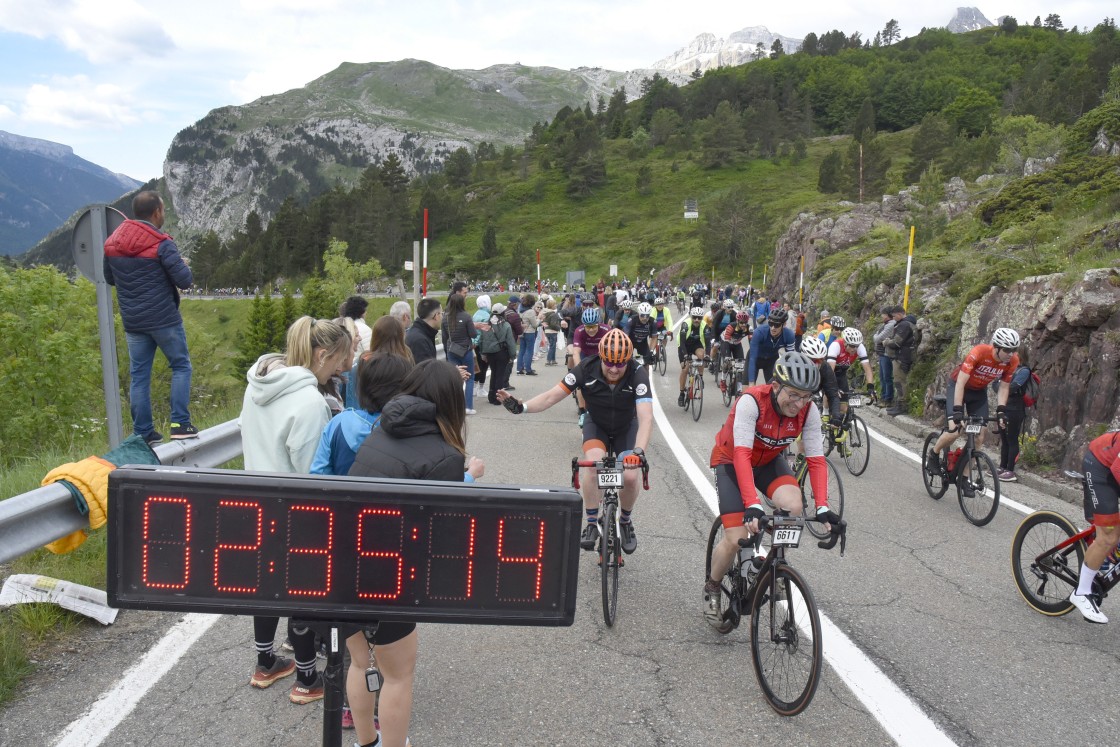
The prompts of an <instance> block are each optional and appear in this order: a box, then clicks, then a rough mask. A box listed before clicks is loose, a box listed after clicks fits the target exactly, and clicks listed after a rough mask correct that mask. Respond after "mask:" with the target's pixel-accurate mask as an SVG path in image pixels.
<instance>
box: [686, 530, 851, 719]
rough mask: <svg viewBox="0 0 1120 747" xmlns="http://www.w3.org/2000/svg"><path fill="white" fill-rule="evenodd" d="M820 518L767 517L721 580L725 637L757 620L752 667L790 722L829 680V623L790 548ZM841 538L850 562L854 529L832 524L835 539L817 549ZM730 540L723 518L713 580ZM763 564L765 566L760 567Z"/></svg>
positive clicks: (711, 542) (708, 561)
mask: <svg viewBox="0 0 1120 747" xmlns="http://www.w3.org/2000/svg"><path fill="white" fill-rule="evenodd" d="M807 523H810V524H811V523H816V520H815V519H804V518H802V517H800V516H781V515H779V514H770V515H766V516H763V517H762V518H761V519H759V524H760V525H761V527H762V530H761V531H760V532H759V533H758V534H756V535H754V536H753V537H751V538H749V539H741V540H739V552H737V553H736V554H735V557H734V558H733V560H732V562H731V567H730V568H729V569H728V570H727V573H726V574H724V577H723V578H722V579H720V602H719V604H720V607H719V609H720V619H721V622H720V623H719V624H718V625H716V626H715V628H716V630H718V631H719V632H720V633H724V634H727V633H730V632H731V631H732V630H734V629H735V628H737V627H738V626H739V623H740V622H741V620H742V616H743V615H749V616H750V618H751V631H750V638H751V661H752V662H753V663H754V674H755V677H756V678H757V679H758V684H759V687H761V688H762V692H763V694H764V695H765V696H766V700H767V702H768V703H769V704H770V707H771V708H773V709H774V710H775V711H776V712H777V713H779V714H781V715H783V716H795V715H797V714H798V713H801V712H802V711H803V710H805V708H806V707H807V706H808V705H809V703H810V702H811V701H812V699H813V695H814V693H816V690H817V684H818V683H819V682H820V674H821V661H822V658H821V620H820V614H819V613H818V612H817V603H816V601H815V600H814V599H813V593H812V592H811V591H810V590H809V585H808V584H807V583H806V582H805V579H804V578H803V577H802V576H801V574H800V573H798V572H797V571H796V570H795V569H794V568H793V566H791V565H790V564H789V561H788V560H786V550H787V549H788V548H794V547H797V546H798V545H799V544H800V542H801V530H802V528H803V527H805V526H806V524H807ZM767 532H769V533H771V534H772V535H773V537H772V539H771V544H770V551H769V552H768V553H767V554H766V557H765V558H764V559H758V558H756V557H755V550H756V549H757V548H758V547H759V544H760V542H761V540H762V535H763V534H764V533H767ZM837 539H839V540H840V555H841V557H843V555H844V549H845V545H846V544H847V524H846V523H845V522H844V520H843V519H839V520H837V522H836V523H835V524H833V526H832V531H831V532H830V537H829V538H828V539H827V540H822V541H820V542H818V543H817V546H818V547H820V548H822V549H825V550H829V549H831V548H833V547H835V545H836V541H837ZM722 540H723V522H722V521H721V520H720V517H718V516H717V517H716V519H715V521H714V522H713V523H712V529H711V532H709V534H708V549H707V553H706V556H705V561H704V562H705V564H704V573H705V576H704V577H705V578H711V575H712V574H711V571H712V551H713V550H714V549H715V547H716V546H717V545H718V544H719V543H720V542H721V541H722ZM760 560H761V562H759V561H760Z"/></svg>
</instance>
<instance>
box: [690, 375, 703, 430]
mask: <svg viewBox="0 0 1120 747" xmlns="http://www.w3.org/2000/svg"><path fill="white" fill-rule="evenodd" d="M703 409H704V374H703V373H701V374H700V375H699V376H697V377H696V380H695V381H694V382H693V391H692V419H693V420H699V419H700V411H701V410H703Z"/></svg>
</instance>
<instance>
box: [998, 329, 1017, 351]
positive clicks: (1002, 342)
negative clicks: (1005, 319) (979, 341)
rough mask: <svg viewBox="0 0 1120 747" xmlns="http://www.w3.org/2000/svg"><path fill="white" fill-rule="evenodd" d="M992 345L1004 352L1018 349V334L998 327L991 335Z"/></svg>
mask: <svg viewBox="0 0 1120 747" xmlns="http://www.w3.org/2000/svg"><path fill="white" fill-rule="evenodd" d="M992 344H993V345H995V346H996V347H997V348H1003V349H1004V350H1016V349H1017V348H1018V347H1019V333H1018V332H1016V331H1015V330H1013V329H1008V328H1007V327H1000V328H999V329H997V330H996V331H995V332H993V333H992Z"/></svg>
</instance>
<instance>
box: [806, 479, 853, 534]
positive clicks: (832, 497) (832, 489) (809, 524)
mask: <svg viewBox="0 0 1120 747" xmlns="http://www.w3.org/2000/svg"><path fill="white" fill-rule="evenodd" d="M824 463H825V465H827V469H828V507H829V508H830V509H832V511H833V513H835V514H836V515H837V516H839V517H840V518H841V519H843V518H844V482H843V481H842V480H841V479H840V470H838V469H837V468H836V465H835V464H833V463H832V462H830V461H829V460H828V459H825V460H824ZM816 506H817V504H816V501H815V500H814V499H813V482H812V480H810V479H809V472H808V470H806V472H805V477H804V478H803V479H802V480H801V509H802V515H803V516H804V517H805V518H806V519H809V518H811V517H813V516H815V515H816V513H817V508H816ZM805 528H806V529H808V530H809V534H811V535H813V536H814V537H816V538H817V539H824V538H826V537H828V532H827V531H826V530H825V528H824V524H821V523H820V522H819V521H806V522H805Z"/></svg>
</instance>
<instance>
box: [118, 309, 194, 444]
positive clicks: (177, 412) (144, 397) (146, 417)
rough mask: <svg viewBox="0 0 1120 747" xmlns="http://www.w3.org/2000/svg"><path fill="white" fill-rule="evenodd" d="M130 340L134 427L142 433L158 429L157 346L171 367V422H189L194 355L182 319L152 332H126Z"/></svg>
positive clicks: (130, 375)
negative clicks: (155, 410)
mask: <svg viewBox="0 0 1120 747" xmlns="http://www.w3.org/2000/svg"><path fill="white" fill-rule="evenodd" d="M125 338H126V339H127V341H128V358H129V372H128V373H129V377H130V378H131V380H132V383H131V384H130V385H129V389H128V402H129V408H130V411H131V412H132V430H133V431H135V432H136V433H138V434H139V435H141V436H145V437H146V436H149V435H151V433H152V432H153V431H155V426H154V425H153V424H152V361H153V360H155V357H156V348H159V350H160V351H162V352H163V355H164V357H166V358H167V363H168V365H169V366H170V367H171V422H172V423H179V424H180V425H188V424H189V423H190V422H191V413H190V410H189V409H188V406H189V405H190V399H191V356H190V353H188V352H187V333H186V330H184V329H183V324H182V323H181V322H180V323H179V324H176V325H175V326H174V327H164V328H163V329H153V330H151V331H150V332H126V333H125Z"/></svg>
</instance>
